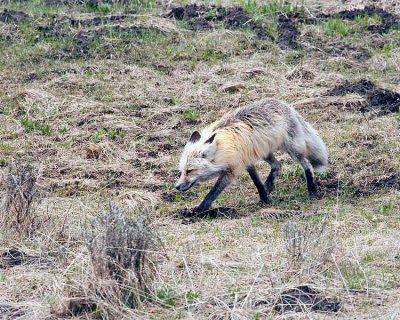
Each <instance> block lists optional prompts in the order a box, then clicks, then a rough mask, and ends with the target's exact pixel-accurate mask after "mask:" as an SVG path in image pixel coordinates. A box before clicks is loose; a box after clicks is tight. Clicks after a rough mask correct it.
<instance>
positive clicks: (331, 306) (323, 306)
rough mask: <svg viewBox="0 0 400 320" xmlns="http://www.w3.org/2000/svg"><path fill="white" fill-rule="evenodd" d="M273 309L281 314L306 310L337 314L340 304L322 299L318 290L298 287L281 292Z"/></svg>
mask: <svg viewBox="0 0 400 320" xmlns="http://www.w3.org/2000/svg"><path fill="white" fill-rule="evenodd" d="M274 308H275V310H276V311H278V312H282V313H285V312H293V311H294V312H304V311H306V310H312V311H320V312H338V311H339V310H340V302H336V301H335V302H334V301H329V300H327V299H324V298H323V297H321V293H320V292H319V291H318V290H314V289H312V288H310V287H309V286H300V287H297V288H294V289H290V290H286V291H284V292H282V293H281V294H280V296H279V298H278V302H277V303H276V305H275V307H274Z"/></svg>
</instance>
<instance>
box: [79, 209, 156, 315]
mask: <svg viewBox="0 0 400 320" xmlns="http://www.w3.org/2000/svg"><path fill="white" fill-rule="evenodd" d="M126 211H127V210H126V209H125V208H123V207H119V206H118V205H117V204H115V203H112V202H110V203H109V207H108V209H107V210H101V212H100V213H99V214H97V215H95V216H94V217H92V218H91V219H90V221H89V223H88V221H87V220H88V218H87V217H86V216H84V215H82V221H81V233H82V236H83V238H84V240H85V243H86V246H87V248H88V251H89V253H90V258H91V262H92V265H93V271H94V281H93V284H92V285H93V287H94V288H93V289H94V290H93V291H94V292H95V295H96V296H97V298H100V300H101V301H104V302H105V303H106V304H111V305H121V306H123V305H125V306H128V307H131V308H135V307H137V306H138V305H139V303H140V302H141V301H143V300H144V299H145V298H147V297H149V294H150V293H151V290H150V286H149V284H150V282H151V281H152V279H153V278H154V275H155V261H154V252H156V251H157V250H156V241H155V239H156V238H155V234H154V233H153V231H152V230H151V221H150V218H149V217H148V216H147V215H142V214H140V215H139V216H137V217H135V218H134V217H131V216H129V215H127V212H126Z"/></svg>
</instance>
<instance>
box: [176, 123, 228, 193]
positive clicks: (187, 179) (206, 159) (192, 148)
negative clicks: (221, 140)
mask: <svg viewBox="0 0 400 320" xmlns="http://www.w3.org/2000/svg"><path fill="white" fill-rule="evenodd" d="M216 151H217V139H216V133H212V135H211V136H210V137H208V136H205V137H202V136H201V135H200V133H199V132H198V131H195V132H193V133H192V135H191V137H190V139H189V141H188V142H187V143H186V146H185V148H184V149H183V153H182V156H181V160H180V165H179V170H180V173H181V175H180V178H179V180H178V182H177V184H176V188H177V189H178V190H180V191H186V190H188V189H189V188H190V187H192V186H193V185H194V184H196V183H197V182H202V181H206V180H209V179H212V178H214V177H215V176H216V175H218V173H219V172H221V170H222V169H223V166H221V165H218V164H216V163H215V162H214V161H213V160H214V155H215V152H216Z"/></svg>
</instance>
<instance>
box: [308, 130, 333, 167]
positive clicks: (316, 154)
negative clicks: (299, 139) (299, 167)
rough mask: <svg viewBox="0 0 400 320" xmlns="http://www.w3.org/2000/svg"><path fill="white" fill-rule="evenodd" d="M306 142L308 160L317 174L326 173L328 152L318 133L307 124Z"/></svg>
mask: <svg viewBox="0 0 400 320" xmlns="http://www.w3.org/2000/svg"><path fill="white" fill-rule="evenodd" d="M305 129H306V130H305V132H304V133H305V140H306V144H307V149H308V154H307V159H308V161H310V163H311V165H312V166H313V169H314V171H316V172H320V173H322V172H325V170H326V167H327V165H328V150H327V149H326V146H325V144H324V142H323V141H322V139H321V137H320V136H319V135H318V132H317V131H316V130H314V129H313V128H312V127H311V125H309V124H308V123H306V126H305Z"/></svg>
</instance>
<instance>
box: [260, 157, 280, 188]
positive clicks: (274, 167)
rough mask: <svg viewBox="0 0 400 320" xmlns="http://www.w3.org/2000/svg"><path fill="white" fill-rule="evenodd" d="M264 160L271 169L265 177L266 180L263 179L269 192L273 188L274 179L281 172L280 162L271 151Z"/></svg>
mask: <svg viewBox="0 0 400 320" xmlns="http://www.w3.org/2000/svg"><path fill="white" fill-rule="evenodd" d="M264 160H265V161H267V162H268V164H269V165H270V167H271V171H270V173H269V175H268V177H267V180H266V181H265V187H266V188H267V191H268V192H271V191H272V190H274V183H275V179H276V177H277V176H278V175H279V173H280V172H281V164H280V163H279V161H278V160H276V158H275V157H274V155H273V154H272V153H271V154H269V155H268V157H267V158H265V159H264Z"/></svg>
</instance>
